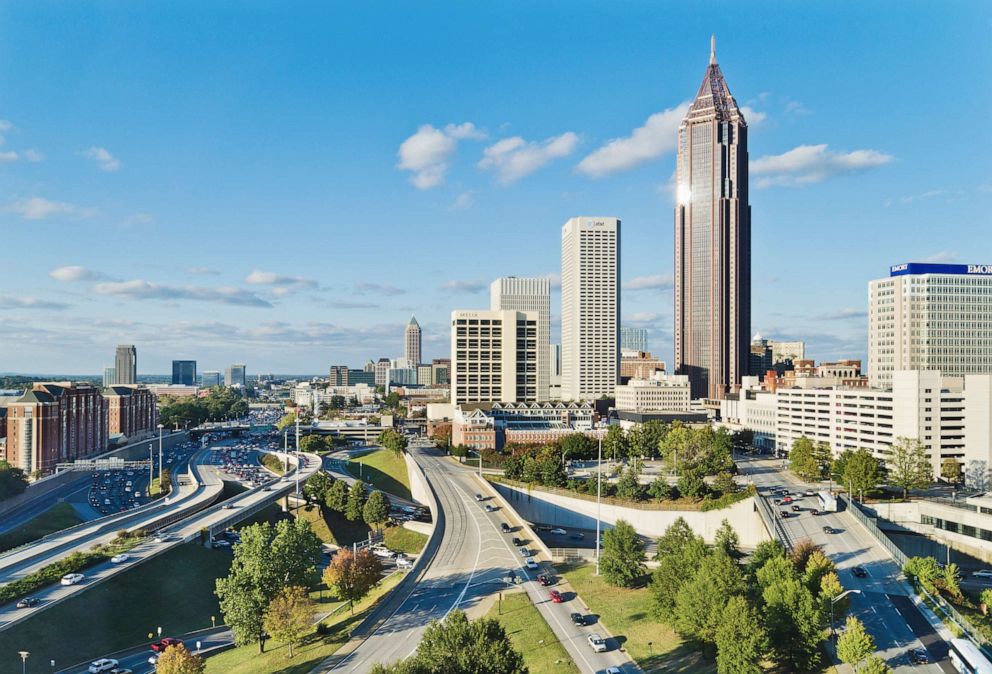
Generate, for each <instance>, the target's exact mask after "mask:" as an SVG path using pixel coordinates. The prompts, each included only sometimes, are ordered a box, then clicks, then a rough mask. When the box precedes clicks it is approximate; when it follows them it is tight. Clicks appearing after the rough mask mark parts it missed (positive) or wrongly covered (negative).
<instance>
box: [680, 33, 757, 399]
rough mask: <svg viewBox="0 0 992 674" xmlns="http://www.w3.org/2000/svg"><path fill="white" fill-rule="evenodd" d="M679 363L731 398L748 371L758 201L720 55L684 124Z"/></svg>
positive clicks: (700, 387) (697, 391)
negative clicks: (753, 199) (751, 196)
mask: <svg viewBox="0 0 992 674" xmlns="http://www.w3.org/2000/svg"><path fill="white" fill-rule="evenodd" d="M676 180H677V191H676V201H677V202H676V205H675V367H676V372H677V373H678V374H684V375H688V376H689V382H690V385H691V388H692V397H693V398H702V397H706V398H724V397H726V395H727V394H728V393H731V392H733V391H735V390H736V389H737V388H738V387H739V386H740V382H741V377H742V376H745V375H747V374H748V360H749V356H750V337H751V334H750V333H751V206H750V205H749V203H748V167H747V122H746V121H745V120H744V116H743V115H742V114H741V111H740V108H738V107H737V101H735V100H734V97H733V96H732V95H731V94H730V88H729V87H728V86H727V82H726V80H724V78H723V73H722V72H721V71H720V66H719V65H718V64H717V62H716V44H715V40H714V41H711V44H710V63H709V66H708V67H707V68H706V75H705V77H704V78H703V83H702V84H701V85H700V87H699V91H698V92H697V93H696V97H695V99H694V100H693V101H692V104H691V105H690V106H689V111H688V113H687V114H686V116H685V118H684V119H683V120H682V124H681V126H680V127H679V138H678V163H677V168H676Z"/></svg>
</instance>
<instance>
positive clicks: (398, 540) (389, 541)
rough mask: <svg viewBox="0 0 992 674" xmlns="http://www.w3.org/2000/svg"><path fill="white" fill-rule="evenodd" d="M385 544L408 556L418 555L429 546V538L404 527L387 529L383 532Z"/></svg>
mask: <svg viewBox="0 0 992 674" xmlns="http://www.w3.org/2000/svg"><path fill="white" fill-rule="evenodd" d="M383 543H384V544H385V545H386V547H387V548H389V549H390V550H395V551H396V552H403V553H406V554H408V555H418V554H420V551H421V550H423V549H424V546H425V545H427V536H426V535H425V534H422V533H420V532H419V531H413V530H412V529H404V528H403V527H386V530H385V531H384V532H383Z"/></svg>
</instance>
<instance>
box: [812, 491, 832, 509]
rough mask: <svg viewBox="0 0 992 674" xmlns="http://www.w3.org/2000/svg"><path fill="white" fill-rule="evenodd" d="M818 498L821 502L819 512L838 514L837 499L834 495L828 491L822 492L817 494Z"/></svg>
mask: <svg viewBox="0 0 992 674" xmlns="http://www.w3.org/2000/svg"><path fill="white" fill-rule="evenodd" d="M816 498H817V500H818V501H819V502H820V507H819V508H818V510H819V511H820V512H821V513H835V512H837V499H836V498H835V497H834V495H833V494H831V493H830V492H828V491H821V492H818V493H817V494H816Z"/></svg>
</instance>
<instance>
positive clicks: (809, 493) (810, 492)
mask: <svg viewBox="0 0 992 674" xmlns="http://www.w3.org/2000/svg"><path fill="white" fill-rule="evenodd" d="M806 496H816V493H815V492H814V491H813V490H812V489H807V490H806Z"/></svg>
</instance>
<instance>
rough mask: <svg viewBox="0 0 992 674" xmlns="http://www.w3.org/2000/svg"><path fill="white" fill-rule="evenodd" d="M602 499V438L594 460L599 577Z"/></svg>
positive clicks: (597, 566) (597, 569) (597, 572)
mask: <svg viewBox="0 0 992 674" xmlns="http://www.w3.org/2000/svg"><path fill="white" fill-rule="evenodd" d="M602 497H603V438H600V439H599V455H598V457H597V458H596V575H597V576H598V575H599V527H600V524H599V523H600V517H601V515H602Z"/></svg>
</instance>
